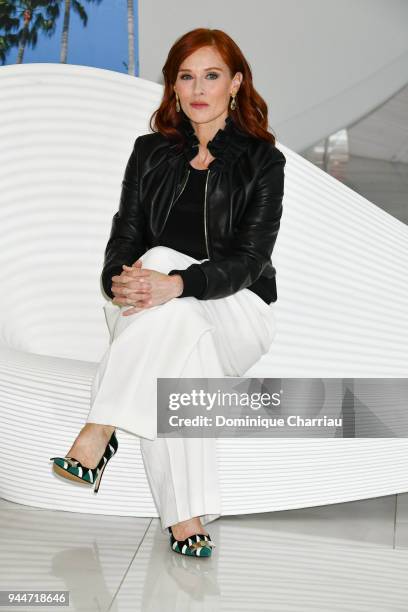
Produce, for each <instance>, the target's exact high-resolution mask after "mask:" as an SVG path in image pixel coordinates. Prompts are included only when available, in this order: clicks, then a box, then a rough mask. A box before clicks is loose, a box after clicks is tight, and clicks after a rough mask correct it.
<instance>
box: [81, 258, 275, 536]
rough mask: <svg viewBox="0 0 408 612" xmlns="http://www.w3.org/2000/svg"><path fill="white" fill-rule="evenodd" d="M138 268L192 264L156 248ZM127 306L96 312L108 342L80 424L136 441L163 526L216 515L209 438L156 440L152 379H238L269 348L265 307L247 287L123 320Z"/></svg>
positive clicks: (271, 326)
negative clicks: (99, 426)
mask: <svg viewBox="0 0 408 612" xmlns="http://www.w3.org/2000/svg"><path fill="white" fill-rule="evenodd" d="M141 259H142V261H143V264H142V267H143V268H149V269H151V270H157V271H159V272H163V273H165V274H167V273H168V272H169V271H170V270H171V269H173V268H178V269H184V268H187V267H188V266H189V265H191V264H192V263H199V262H200V261H204V260H196V259H194V258H192V257H190V256H189V255H186V254H184V253H181V252H179V251H177V250H175V249H171V248H168V247H164V246H157V247H154V248H152V249H150V250H148V251H147V252H146V253H145V254H144V255H143V256H142V257H141ZM129 308H130V306H122V307H120V306H117V305H115V304H112V302H110V301H109V302H107V303H106V304H105V306H104V310H105V315H106V321H107V325H108V328H109V332H110V345H109V348H108V349H107V351H106V353H105V354H104V356H103V357H102V360H101V362H100V364H99V367H98V370H97V372H96V375H95V377H94V379H93V383H92V390H91V409H90V412H89V414H88V417H87V422H89V423H100V424H104V425H112V426H115V427H117V428H120V429H124V430H126V431H128V432H131V433H133V434H135V435H137V436H140V449H141V453H142V457H143V463H144V466H145V471H146V476H147V478H148V481H149V485H150V488H151V492H152V497H153V499H154V502H155V505H156V508H157V511H158V514H159V515H160V519H161V525H162V530H163V531H164V532H165V531H166V530H167V527H168V526H170V525H174V524H175V523H178V522H180V521H184V520H187V519H189V518H192V517H194V516H200V517H201V522H202V524H203V525H205V524H206V523H208V522H210V521H213V520H215V519H216V518H218V517H219V516H220V515H221V495H220V483H219V477H218V465H217V444H216V443H217V440H216V438H158V437H157V378H161V377H163V378H222V377H224V376H242V375H243V374H244V373H245V372H246V371H247V370H248V369H249V368H250V367H251V366H252V365H253V364H254V363H256V362H257V361H258V360H259V359H260V358H261V357H262V355H263V354H265V353H267V352H268V351H269V349H270V346H271V343H272V341H273V338H274V336H275V332H276V322H275V315H274V313H273V305H272V304H270V305H268V304H266V303H265V302H264V301H263V300H262V299H261V298H260V297H259V296H257V295H256V294H255V293H254V292H253V291H250V290H249V289H242V290H241V291H238V292H237V293H235V294H233V295H231V296H228V297H225V298H218V299H214V300H198V299H197V298H195V297H185V298H173V299H171V300H169V301H168V302H166V303H164V304H159V305H158V306H153V307H150V308H147V309H145V310H142V311H139V312H136V313H134V314H133V315H129V316H126V317H125V316H122V312H123V311H125V310H127V309H129Z"/></svg>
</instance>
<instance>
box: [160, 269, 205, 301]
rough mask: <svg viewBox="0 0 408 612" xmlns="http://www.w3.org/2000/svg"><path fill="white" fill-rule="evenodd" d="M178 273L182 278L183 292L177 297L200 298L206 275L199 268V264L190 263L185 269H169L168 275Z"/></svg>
mask: <svg viewBox="0 0 408 612" xmlns="http://www.w3.org/2000/svg"><path fill="white" fill-rule="evenodd" d="M172 274H180V276H181V278H182V279H183V284H184V288H183V293H181V294H180V295H178V296H177V297H180V298H181V297H190V296H192V297H196V298H201V297H202V296H203V295H204V291H205V289H206V286H207V277H206V276H205V273H204V272H203V271H202V269H201V268H200V266H199V264H192V265H191V266H189V267H188V268H186V269H185V270H170V272H168V276H171V275H172Z"/></svg>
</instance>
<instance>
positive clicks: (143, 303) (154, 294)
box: [112, 259, 183, 316]
mask: <svg viewBox="0 0 408 612" xmlns="http://www.w3.org/2000/svg"><path fill="white" fill-rule="evenodd" d="M142 263H143V262H142V261H141V260H140V259H138V260H137V261H135V263H134V264H132V266H126V265H123V272H121V274H120V275H119V276H112V293H113V294H114V296H115V297H114V299H113V300H112V302H113V303H114V304H117V305H119V306H126V305H129V306H133V308H129V309H128V310H125V311H124V312H123V313H122V314H123V316H128V315H131V314H133V313H135V312H139V311H141V310H144V309H146V308H151V307H153V306H157V305H158V304H163V303H164V302H167V301H168V300H171V299H172V298H174V297H177V296H179V295H180V294H181V293H182V291H183V280H182V278H181V276H179V275H178V274H174V275H171V276H169V275H168V274H163V273H162V272H158V271H157V270H150V269H149V268H142Z"/></svg>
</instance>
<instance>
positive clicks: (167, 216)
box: [161, 170, 190, 234]
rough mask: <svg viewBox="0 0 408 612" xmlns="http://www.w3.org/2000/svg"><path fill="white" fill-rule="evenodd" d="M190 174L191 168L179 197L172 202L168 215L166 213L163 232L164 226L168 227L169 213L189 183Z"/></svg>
mask: <svg viewBox="0 0 408 612" xmlns="http://www.w3.org/2000/svg"><path fill="white" fill-rule="evenodd" d="M189 176H190V170H188V171H187V178H186V180H185V182H184V185H183V187H182V189H181V191H180V193H179V194H178V196H177V198H176V199H175V200H173V201H172V202H171V204H170V207H169V210H168V211H167V215H166V218H165V220H164V223H163V228H162V231H161V234H162V233H163V231H164V228H165V227H166V223H167V219H168V218H169V214H170V211H171V209H172V208H173V206H174V204H175V203H176V202H177V200H178V199H179V197H180V196H181V194H182V193H183V191H184V189H185V186H186V185H187V181H188V177H189Z"/></svg>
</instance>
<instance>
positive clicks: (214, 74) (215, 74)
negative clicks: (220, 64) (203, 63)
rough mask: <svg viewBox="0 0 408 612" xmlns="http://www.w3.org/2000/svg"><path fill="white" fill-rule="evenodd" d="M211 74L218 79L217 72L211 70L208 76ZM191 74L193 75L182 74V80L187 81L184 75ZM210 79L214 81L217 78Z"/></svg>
mask: <svg viewBox="0 0 408 612" xmlns="http://www.w3.org/2000/svg"><path fill="white" fill-rule="evenodd" d="M210 75H212V76H214V77H215V78H216V79H218V74H217V73H216V72H209V73H208V74H207V76H210ZM190 76H191V75H190V74H183V75H182V76H181V80H182V81H185V80H186V79H185V78H184V77H190ZM210 80H211V81H213V80H215V79H210Z"/></svg>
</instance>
